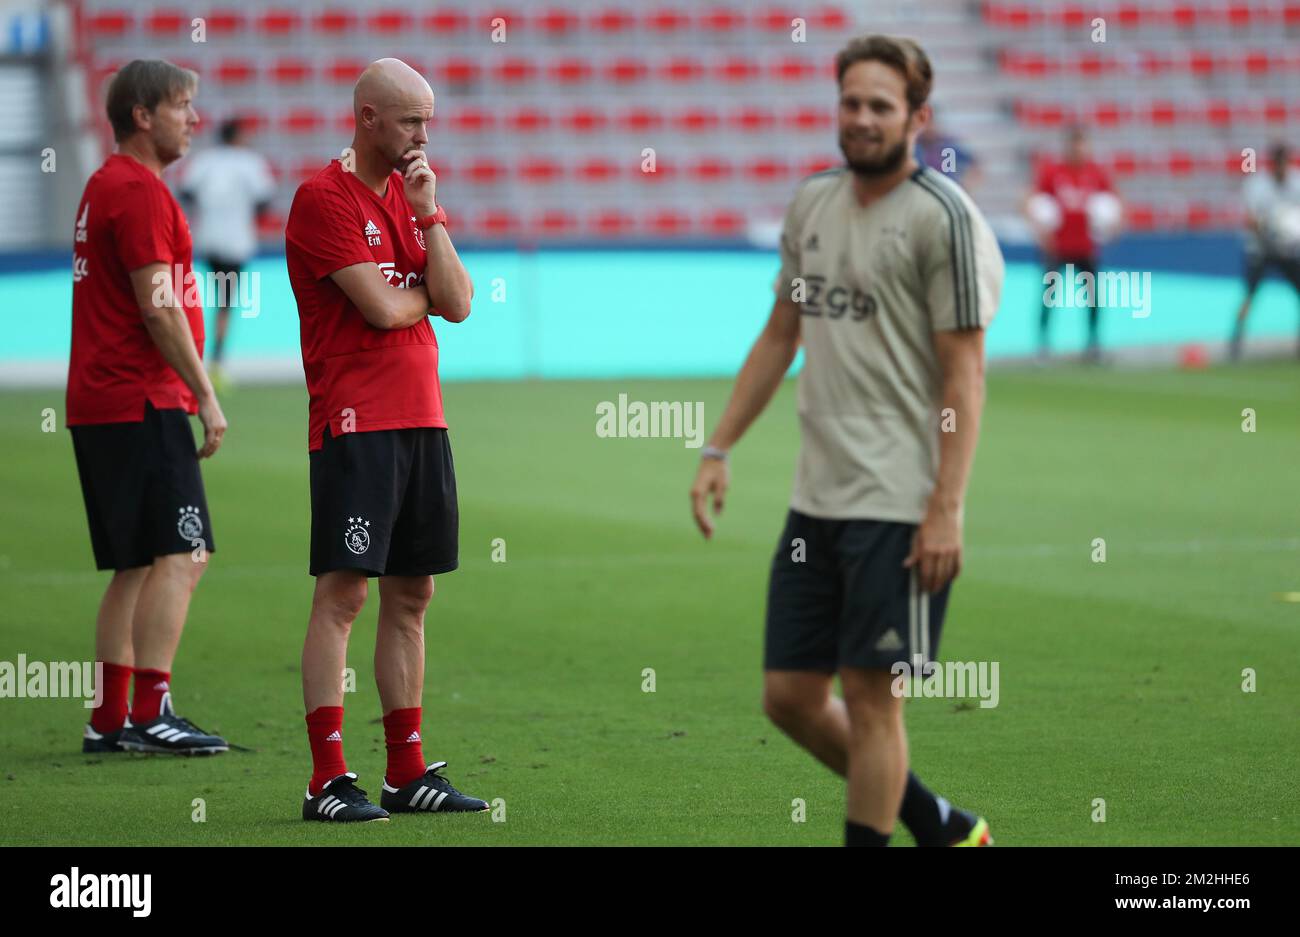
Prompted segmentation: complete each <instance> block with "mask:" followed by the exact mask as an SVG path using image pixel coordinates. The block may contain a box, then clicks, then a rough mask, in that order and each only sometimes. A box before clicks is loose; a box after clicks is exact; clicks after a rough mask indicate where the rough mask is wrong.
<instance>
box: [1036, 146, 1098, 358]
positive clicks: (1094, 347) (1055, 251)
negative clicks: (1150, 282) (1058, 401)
mask: <svg viewBox="0 0 1300 937" xmlns="http://www.w3.org/2000/svg"><path fill="white" fill-rule="evenodd" d="M1024 210H1025V215H1026V217H1027V218H1028V219H1029V223H1030V225H1031V226H1032V227H1033V229H1034V233H1035V235H1036V237H1037V240H1038V245H1039V249H1040V250H1041V251H1042V256H1043V266H1044V267H1045V277H1044V281H1045V282H1044V285H1046V275H1050V273H1051V272H1052V271H1057V272H1059V273H1060V275H1061V276H1062V277H1063V278H1064V280H1063V282H1064V283H1065V287H1066V289H1069V290H1071V291H1074V290H1075V284H1074V282H1071V280H1070V276H1069V273H1070V270H1069V269H1068V268H1069V266H1070V265H1073V273H1074V276H1075V277H1078V276H1080V275H1082V274H1091V277H1092V282H1093V284H1094V289H1093V290H1092V291H1091V293H1090V298H1089V300H1088V304H1089V309H1088V344H1087V349H1086V351H1085V353H1084V357H1085V359H1086V360H1089V361H1093V362H1096V361H1100V360H1101V322H1100V319H1101V309H1100V303H1099V302H1098V300H1097V295H1096V290H1095V284H1096V282H1097V266H1098V255H1099V253H1100V244H1101V242H1102V241H1104V240H1107V239H1108V238H1109V237H1111V236H1113V235H1114V234H1115V233H1116V231H1117V230H1118V226H1119V221H1120V217H1121V216H1122V214H1123V207H1122V205H1121V204H1120V201H1119V198H1118V196H1116V194H1115V190H1114V188H1113V187H1112V186H1111V182H1110V176H1109V175H1108V174H1107V172H1106V170H1104V169H1103V168H1102V167H1101V166H1100V165H1099V164H1098V163H1097V162H1096V161H1095V160H1093V158H1092V148H1091V146H1090V145H1089V142H1088V132H1087V130H1086V129H1085V128H1084V127H1083V126H1081V125H1079V124H1075V125H1072V126H1071V127H1069V128H1068V129H1067V130H1066V135H1065V155H1064V158H1063V159H1060V160H1056V159H1052V158H1051V157H1047V158H1045V159H1044V160H1043V161H1042V162H1041V163H1040V164H1039V167H1038V172H1037V175H1036V177H1035V180H1034V187H1033V190H1032V191H1031V192H1030V193H1029V195H1028V196H1027V197H1026V199H1025V205H1024ZM1047 296H1048V291H1047V290H1046V289H1044V290H1043V309H1042V314H1041V315H1040V317H1039V320H1038V354H1039V357H1040V359H1046V358H1047V356H1048V353H1049V341H1048V337H1049V327H1050V323H1051V316H1052V310H1051V308H1050V307H1049V306H1048V301H1047Z"/></svg>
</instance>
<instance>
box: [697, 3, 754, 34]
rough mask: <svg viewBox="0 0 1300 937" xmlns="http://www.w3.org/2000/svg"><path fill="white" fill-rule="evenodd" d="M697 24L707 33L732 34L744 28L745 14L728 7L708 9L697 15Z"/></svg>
mask: <svg viewBox="0 0 1300 937" xmlns="http://www.w3.org/2000/svg"><path fill="white" fill-rule="evenodd" d="M699 24H700V26H702V27H704V29H705V30H707V31H708V32H715V33H723V34H724V35H725V34H728V33H734V32H736V31H738V30H740V29H742V28H744V26H745V14H744V12H743V11H741V10H734V9H730V8H728V7H710V8H709V9H707V10H705V11H704V12H703V13H701V14H700V15H699Z"/></svg>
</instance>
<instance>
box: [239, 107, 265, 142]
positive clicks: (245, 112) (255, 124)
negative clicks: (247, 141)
mask: <svg viewBox="0 0 1300 937" xmlns="http://www.w3.org/2000/svg"><path fill="white" fill-rule="evenodd" d="M239 123H240V126H242V127H243V128H244V132H245V133H246V134H248V135H249V136H250V137H251V136H254V135H256V134H259V133H261V132H262V131H264V130H266V129H267V128H268V127H270V126H271V120H270V118H268V117H267V116H266V113H265V112H264V111H260V110H257V109H256V108H241V109H240V111H239Z"/></svg>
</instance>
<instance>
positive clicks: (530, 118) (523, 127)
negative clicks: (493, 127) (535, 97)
mask: <svg viewBox="0 0 1300 937" xmlns="http://www.w3.org/2000/svg"><path fill="white" fill-rule="evenodd" d="M505 123H506V127H507V128H508V129H510V130H511V131H513V132H515V133H538V132H540V131H542V130H546V129H547V128H549V127H550V126H551V115H550V114H548V113H547V112H546V111H544V110H542V109H541V108H539V107H521V108H517V109H516V110H514V111H511V112H510V113H509V114H507V115H506V121H505Z"/></svg>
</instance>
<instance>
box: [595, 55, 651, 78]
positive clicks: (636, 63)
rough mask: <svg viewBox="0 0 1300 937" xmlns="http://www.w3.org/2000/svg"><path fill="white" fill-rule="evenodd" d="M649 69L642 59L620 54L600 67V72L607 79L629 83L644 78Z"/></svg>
mask: <svg viewBox="0 0 1300 937" xmlns="http://www.w3.org/2000/svg"><path fill="white" fill-rule="evenodd" d="M649 71H650V70H649V68H647V67H646V63H645V61H644V60H643V59H638V58H632V57H630V56H622V57H620V58H617V59H614V60H613V61H612V62H609V63H607V64H606V65H605V67H604V69H602V74H603V75H604V77H605V79H606V80H607V81H612V82H614V83H616V84H629V83H631V82H634V81H642V80H644V79H645V77H646V75H647V74H648V73H649Z"/></svg>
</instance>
